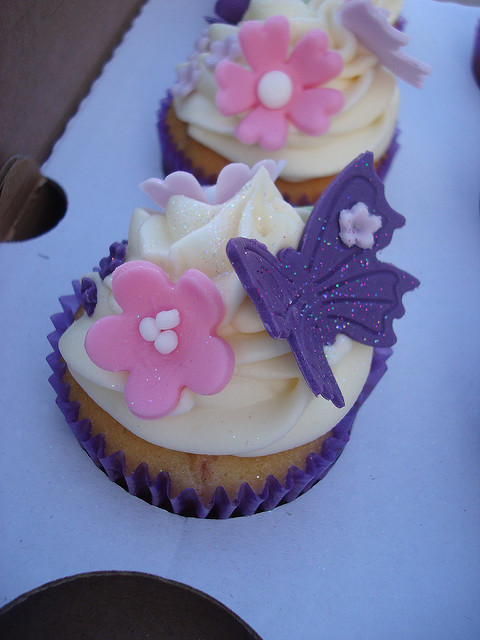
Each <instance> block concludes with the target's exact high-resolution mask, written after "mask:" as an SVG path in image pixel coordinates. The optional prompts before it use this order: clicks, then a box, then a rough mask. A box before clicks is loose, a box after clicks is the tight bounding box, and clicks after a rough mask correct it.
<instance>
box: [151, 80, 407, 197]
mask: <svg viewBox="0 0 480 640" xmlns="http://www.w3.org/2000/svg"><path fill="white" fill-rule="evenodd" d="M171 103H172V94H171V92H170V91H169V92H168V93H167V96H166V97H165V98H164V99H163V100H162V101H161V103H160V109H159V111H158V114H157V115H158V120H157V128H158V135H159V139H160V148H161V151H162V167H163V171H164V174H165V175H168V174H170V173H173V172H174V171H187V172H188V173H191V174H192V175H194V176H195V177H196V179H197V180H198V182H199V183H200V184H201V185H212V184H215V183H216V181H217V174H215V173H213V174H212V173H211V174H207V173H205V172H204V171H203V170H202V169H201V168H200V167H195V166H193V165H192V162H191V160H189V158H187V157H186V156H185V154H184V153H183V151H181V150H180V149H178V148H177V146H176V144H175V141H174V139H173V137H172V135H171V133H170V129H169V127H168V125H167V124H166V117H167V113H168V110H169V108H170V105H171ZM399 135H400V132H399V130H398V129H395V132H394V135H393V138H392V140H391V142H390V145H389V147H388V149H387V150H386V152H385V153H384V154H383V156H382V158H381V160H380V162H379V164H378V167H377V170H376V173H377V175H378V177H379V178H380V180H382V181H383V180H384V179H385V176H386V175H387V172H388V170H389V169H390V166H391V164H392V161H393V159H394V157H395V154H396V153H397V151H398V149H399V148H400V145H399V143H398V137H399ZM365 151H368V149H365ZM352 159H353V158H352ZM285 199H286V200H288V201H289V202H290V204H292V205H293V206H297V207H301V206H305V205H312V204H314V202H311V201H310V199H309V198H307V196H301V197H300V198H298V199H296V200H295V202H293V201H292V199H291V198H290V197H289V196H288V194H285Z"/></svg>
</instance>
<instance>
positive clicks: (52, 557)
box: [0, 0, 480, 640]
mask: <svg viewBox="0 0 480 640" xmlns="http://www.w3.org/2000/svg"><path fill="white" fill-rule="evenodd" d="M213 4H214V2H213V0H208V1H207V0H204V1H201V2H200V0H195V1H193V0H190V1H188V0H151V2H150V3H149V4H148V5H147V6H146V7H145V9H144V11H143V13H142V14H141V16H140V17H139V18H138V19H137V20H136V22H135V24H134V26H133V28H132V30H131V31H130V32H129V33H128V34H127V35H126V37H125V39H124V41H123V43H122V44H121V46H120V48H119V49H117V51H116V53H115V56H114V58H113V60H112V61H111V62H110V63H109V64H108V65H107V66H106V68H105V70H104V73H103V75H102V77H101V78H100V80H98V81H97V82H96V83H95V84H94V86H93V87H92V90H91V93H90V95H89V96H88V97H87V98H86V99H85V100H84V102H83V103H82V105H81V107H80V109H79V112H78V113H77V115H76V116H75V118H74V119H73V120H72V121H71V122H70V124H69V126H68V128H67V131H66V132H65V135H64V136H63V137H62V139H60V141H59V142H58V144H57V145H56V147H55V149H54V152H53V154H52V156H51V158H50V159H49V161H48V162H47V163H46V164H45V166H44V169H43V171H44V173H45V175H47V176H49V177H51V178H53V179H55V180H56V181H58V182H59V183H60V184H61V185H62V186H63V187H64V189H65V190H66V192H67V196H68V200H69V207H68V212H67V214H66V217H65V218H64V220H63V221H62V222H61V223H60V224H59V225H58V226H57V227H56V228H55V229H54V230H52V231H51V232H49V233H47V234H46V235H45V236H43V237H40V238H37V239H34V240H30V241H26V242H22V243H17V244H4V245H2V246H0V268H1V272H2V278H1V284H0V292H1V300H2V303H1V304H2V313H1V316H0V328H1V336H2V364H3V366H2V367H1V372H0V383H1V387H0V388H1V389H2V403H1V404H2V419H1V425H2V428H1V433H2V442H1V447H0V451H1V454H0V455H1V459H0V464H1V466H0V469H1V482H0V510H1V511H0V527H1V537H0V605H3V604H5V603H6V602H8V601H10V600H12V599H13V598H15V597H16V596H18V595H19V594H21V593H23V592H25V591H27V590H30V589H32V588H34V587H37V586H39V585H41V584H43V583H45V582H48V581H50V580H53V579H57V578H61V577H63V576H67V575H72V574H75V573H80V572H86V571H93V570H107V569H119V570H120V569H121V570H135V571H143V572H147V573H154V574H157V575H160V576H163V577H166V578H173V579H175V580H178V581H180V582H185V583H187V584H189V585H192V586H194V587H197V588H199V589H201V590H203V591H205V592H207V593H209V594H210V595H212V596H214V597H215V598H217V599H219V600H220V601H222V602H223V603H225V604H226V605H227V606H228V607H230V608H231V609H233V610H234V611H235V612H236V613H238V614H239V615H240V616H241V617H242V618H243V619H244V620H245V621H246V622H247V623H248V624H250V625H251V626H252V627H253V628H254V629H255V630H256V631H257V632H258V633H259V634H260V635H261V636H262V638H263V639H264V640H283V639H286V638H299V639H303V638H309V639H311V638H314V639H317V638H318V639H323V638H325V639H327V638H328V640H335V639H342V640H346V639H351V638H356V639H359V640H360V639H368V640H373V639H377V638H382V639H385V638H389V639H390V640H394V639H397V638H398V639H400V638H415V639H416V640H420V639H423V638H435V639H437V640H440V639H448V640H452V639H455V638H459V639H470V638H478V637H480V619H479V616H480V612H479V605H478V603H479V601H480V571H479V570H480V562H479V559H480V558H479V556H480V554H479V541H480V527H479V524H480V520H479V515H480V514H479V507H480V499H479V498H480V496H479V494H480V460H479V453H480V446H479V371H478V359H479V355H480V354H479V344H480V339H479V326H480V322H479V320H480V318H479V285H478V279H479V206H478V205H479V192H480V153H479V152H480V90H479V89H478V87H477V86H476V84H475V82H474V80H473V77H472V74H471V71H470V59H471V51H472V44H473V36H474V31H475V26H476V22H477V20H478V19H479V17H480V11H479V9H474V8H468V7H462V6H458V5H454V4H444V3H437V2H433V1H432V0H407V1H406V2H405V9H404V12H403V15H404V16H405V18H406V19H407V21H408V24H407V32H408V33H409V34H410V36H411V41H410V45H409V47H408V51H409V53H410V54H412V55H414V56H417V57H419V58H421V59H422V60H424V61H426V62H428V63H429V64H431V65H432V67H433V69H434V72H433V74H432V75H431V76H430V77H429V78H427V80H426V83H425V88H424V89H423V90H422V91H418V90H416V89H413V88H411V87H409V86H407V85H405V84H403V83H402V85H401V91H402V104H401V111H400V127H401V130H402V135H401V140H400V142H401V150H400V152H399V153H398V155H397V157H396V159H395V161H394V164H393V166H392V168H391V171H390V174H389V176H388V177H387V179H386V193H387V198H388V199H389V202H390V204H391V205H392V206H393V207H394V208H395V209H397V210H398V211H400V212H401V213H402V214H404V215H405V216H406V218H407V225H406V227H405V228H404V229H402V230H400V231H397V233H396V234H395V236H394V239H393V243H392V246H391V247H390V248H389V249H388V250H387V251H388V253H387V251H386V252H385V253H384V257H385V258H388V259H389V260H391V261H393V262H395V263H396V264H397V265H398V266H399V267H401V268H403V269H405V270H407V271H410V272H411V273H413V274H415V275H416V276H417V277H419V278H420V280H421V281H422V285H421V288H420V289H419V290H417V291H416V292H413V293H410V294H408V296H407V297H406V307H407V314H406V316H405V317H404V318H403V319H402V320H400V321H397V322H396V325H395V326H396V333H397V336H398V344H397V347H396V349H395V352H394V356H393V357H392V358H391V359H390V364H389V372H388V374H387V375H386V377H385V378H384V379H383V380H382V382H381V384H379V385H378V387H377V388H376V390H375V392H374V394H373V396H372V397H371V398H370V399H369V401H368V402H367V403H366V405H365V406H364V407H363V408H362V410H361V412H360V414H359V416H358V418H357V421H356V423H355V426H354V430H353V436H352V440H351V442H350V443H349V445H348V446H347V448H346V450H345V452H344V453H343V455H342V456H341V458H340V459H339V461H338V463H337V465H336V466H335V468H334V469H333V470H332V471H331V472H330V474H329V475H328V476H327V477H326V478H325V479H324V480H323V481H322V482H321V483H319V484H318V485H317V486H316V487H314V488H313V489H312V490H311V491H309V492H308V493H307V494H306V495H304V496H302V497H300V498H299V499H297V500H296V501H294V502H293V503H291V504H289V505H286V506H282V507H279V508H277V509H274V510H273V511H272V512H270V513H265V514H259V515H255V516H252V517H250V518H237V519H232V520H229V521H211V520H210V521H202V520H196V519H187V518H182V517H179V516H176V515H172V514H169V513H167V512H165V511H162V510H160V509H157V508H154V507H151V506H149V505H148V504H146V503H144V502H142V501H141V500H139V499H136V498H133V497H131V496H129V495H128V494H127V493H126V492H125V491H123V490H122V489H121V488H119V487H118V486H116V485H115V484H113V483H112V482H110V481H109V480H108V479H107V477H106V476H105V475H104V474H103V473H102V472H101V471H99V470H98V469H97V468H96V467H95V466H94V465H93V464H92V462H91V461H90V459H89V458H88V457H87V456H86V454H85V453H84V452H83V451H82V450H81V448H80V447H79V446H78V445H77V443H76V441H75V439H74V436H73V435H72V434H71V432H70V430H69V428H68V427H67V425H66V424H65V422H64V420H63V416H62V414H61V413H60V411H59V410H58V409H57V407H56V405H55V403H54V392H53V390H52V389H51V388H50V386H49V384H48V382H47V378H48V376H49V375H50V369H49V367H48V365H47V364H46V362H45V357H46V356H47V354H48V353H49V352H50V347H49V344H48V342H47V340H46V335H47V334H48V333H49V332H50V331H51V330H52V325H51V324H50V320H49V316H50V315H51V314H53V313H55V312H57V311H59V310H60V306H59V303H58V301H57V298H58V296H59V295H63V294H66V293H70V291H71V286H70V282H71V280H72V279H74V278H77V277H79V276H81V275H82V274H83V273H85V272H87V271H89V270H90V269H91V267H92V266H93V265H94V264H97V263H98V260H99V258H101V257H103V256H104V255H106V254H107V253H108V246H109V244H110V243H111V242H112V241H114V240H120V239H123V238H124V237H126V235H127V231H128V223H129V219H130V215H131V213H132V211H133V209H134V208H135V206H137V205H148V204H149V201H148V200H147V198H146V196H144V195H143V194H142V193H141V192H140V191H139V189H138V187H137V185H138V184H139V183H140V182H141V181H142V180H144V179H146V178H148V177H151V176H154V175H160V172H159V166H160V162H159V150H158V142H157V137H156V129H155V122H156V117H155V112H156V109H157V107H158V103H159V99H160V98H161V97H163V95H164V93H165V91H166V90H167V88H168V87H169V86H171V84H172V83H173V81H174V71H173V68H174V64H175V63H176V62H179V61H182V60H183V59H185V58H186V57H187V55H188V54H189V53H190V51H191V49H192V43H193V42H194V40H195V38H196V37H197V36H198V34H199V33H200V30H201V29H202V20H201V18H202V16H203V15H206V14H208V13H209V12H210V13H211V10H212V7H213ZM187 16H188V17H187ZM179 25H181V35H179Z"/></svg>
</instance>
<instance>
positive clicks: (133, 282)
mask: <svg viewBox="0 0 480 640" xmlns="http://www.w3.org/2000/svg"><path fill="white" fill-rule="evenodd" d="M112 291H113V295H114V297H115V300H116V301H117V302H118V304H119V305H120V306H121V307H122V309H123V310H124V311H125V312H126V313H130V314H132V315H135V316H137V315H138V316H139V317H140V318H145V317H146V316H155V315H156V314H157V313H158V312H159V311H163V310H168V309H172V308H174V299H173V286H172V283H171V282H170V280H169V279H168V277H167V275H166V274H165V272H164V271H163V270H162V269H160V267H157V266H156V265H155V264H153V263H151V262H147V261H145V260H133V261H132V262H125V263H124V264H122V265H120V266H119V267H118V268H117V269H115V271H114V272H113V276H112Z"/></svg>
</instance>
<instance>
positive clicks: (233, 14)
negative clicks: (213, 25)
mask: <svg viewBox="0 0 480 640" xmlns="http://www.w3.org/2000/svg"><path fill="white" fill-rule="evenodd" d="M249 4H250V0H217V2H216V4H215V13H216V14H217V16H218V17H219V18H220V19H221V20H222V21H224V22H228V23H229V24H237V23H238V22H240V20H241V19H242V18H243V14H244V13H245V12H246V10H247V9H248V5H249Z"/></svg>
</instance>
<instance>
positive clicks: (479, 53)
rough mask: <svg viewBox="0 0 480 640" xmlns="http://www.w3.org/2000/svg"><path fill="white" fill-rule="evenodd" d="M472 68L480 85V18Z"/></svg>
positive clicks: (474, 43)
mask: <svg viewBox="0 0 480 640" xmlns="http://www.w3.org/2000/svg"><path fill="white" fill-rule="evenodd" d="M472 69H473V75H474V77H475V80H476V82H477V84H478V86H479V87H480V20H479V21H478V22H477V27H476V29H475V36H474V39H473V54H472Z"/></svg>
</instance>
